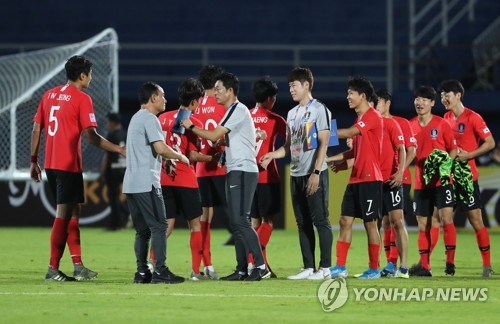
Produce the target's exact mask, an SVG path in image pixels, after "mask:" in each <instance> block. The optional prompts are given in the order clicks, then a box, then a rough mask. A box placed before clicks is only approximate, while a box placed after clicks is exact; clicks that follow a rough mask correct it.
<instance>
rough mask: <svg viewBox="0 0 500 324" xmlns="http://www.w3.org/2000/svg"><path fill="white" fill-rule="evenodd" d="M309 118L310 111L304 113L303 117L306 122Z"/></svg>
mask: <svg viewBox="0 0 500 324" xmlns="http://www.w3.org/2000/svg"><path fill="white" fill-rule="evenodd" d="M309 117H311V112H310V111H308V112H306V114H305V115H304V121H305V122H307V121H308V120H309Z"/></svg>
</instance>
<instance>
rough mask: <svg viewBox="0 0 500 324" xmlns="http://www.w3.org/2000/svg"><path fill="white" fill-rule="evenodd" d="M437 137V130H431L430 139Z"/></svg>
mask: <svg viewBox="0 0 500 324" xmlns="http://www.w3.org/2000/svg"><path fill="white" fill-rule="evenodd" d="M437 137H438V130H437V128H433V129H431V138H432V139H436V138H437Z"/></svg>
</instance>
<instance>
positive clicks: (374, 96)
mask: <svg viewBox="0 0 500 324" xmlns="http://www.w3.org/2000/svg"><path fill="white" fill-rule="evenodd" d="M368 101H369V102H373V107H374V108H375V107H377V104H378V97H377V95H376V94H375V93H373V94H372V95H371V97H370V99H368Z"/></svg>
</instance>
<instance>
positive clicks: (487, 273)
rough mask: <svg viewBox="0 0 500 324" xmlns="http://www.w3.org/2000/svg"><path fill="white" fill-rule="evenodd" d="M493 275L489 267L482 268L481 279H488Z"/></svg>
mask: <svg viewBox="0 0 500 324" xmlns="http://www.w3.org/2000/svg"><path fill="white" fill-rule="evenodd" d="M494 274H495V271H493V269H491V266H483V278H489V277H491V276H493V275H494Z"/></svg>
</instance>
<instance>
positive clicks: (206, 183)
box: [153, 66, 495, 280]
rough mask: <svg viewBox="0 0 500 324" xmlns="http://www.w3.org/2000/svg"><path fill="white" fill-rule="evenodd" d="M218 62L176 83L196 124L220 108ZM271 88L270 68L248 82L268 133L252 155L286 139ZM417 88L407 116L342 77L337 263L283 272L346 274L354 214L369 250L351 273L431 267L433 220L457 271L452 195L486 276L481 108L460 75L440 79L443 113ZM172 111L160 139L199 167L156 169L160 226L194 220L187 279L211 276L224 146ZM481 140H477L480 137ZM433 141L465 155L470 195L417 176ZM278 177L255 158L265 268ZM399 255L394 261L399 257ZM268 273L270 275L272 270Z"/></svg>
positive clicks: (260, 125)
mask: <svg viewBox="0 0 500 324" xmlns="http://www.w3.org/2000/svg"><path fill="white" fill-rule="evenodd" d="M222 72H223V70H222V68H220V67H216V66H205V67H204V68H203V69H202V70H201V71H200V75H199V81H200V82H201V84H202V85H203V88H204V89H205V90H204V93H201V92H200V91H201V90H198V92H197V91H188V90H187V89H188V88H189V87H190V86H191V88H193V83H194V82H196V81H195V80H193V79H190V80H186V81H184V83H183V84H181V86H180V87H179V100H180V106H181V107H180V109H188V110H191V111H192V113H193V115H192V117H191V121H192V122H193V124H195V125H196V126H198V127H200V128H203V129H208V130H210V129H214V128H215V127H216V126H217V124H218V123H219V122H220V120H221V119H222V117H223V115H224V114H225V110H226V109H225V107H224V106H222V105H220V104H219V103H217V99H216V97H215V91H214V85H215V81H216V77H217V75H219V74H220V73H222ZM299 82H300V81H299ZM190 83H191V84H190ZM309 90H311V89H309ZM277 91H278V89H277V86H276V83H274V82H273V81H272V80H271V79H269V78H262V79H259V80H257V81H256V82H255V83H254V85H253V93H254V97H255V99H256V102H257V104H256V106H255V108H253V109H251V111H250V113H251V115H252V118H253V120H254V124H255V127H256V128H257V129H262V130H264V131H265V132H266V134H267V138H265V139H260V140H258V141H257V146H256V152H257V156H256V159H257V161H262V157H263V156H264V155H266V154H268V153H269V152H272V151H273V150H274V149H275V142H276V138H277V137H278V136H280V137H281V138H283V139H286V138H287V132H290V131H291V130H290V127H288V129H287V122H286V121H285V120H284V119H283V118H282V117H281V116H279V115H277V114H275V113H273V112H271V110H272V108H273V106H274V103H275V101H276V94H277ZM414 95H415V100H414V105H415V109H416V112H417V117H415V118H414V119H412V120H411V121H408V120H406V119H404V118H401V117H398V116H393V115H392V114H391V112H390V108H391V104H392V96H391V94H390V93H389V92H388V91H387V90H379V91H377V92H376V93H374V90H373V86H372V85H371V83H370V81H368V80H366V79H364V78H353V79H351V80H350V81H349V84H348V97H347V100H348V102H349V106H350V108H352V109H354V110H355V111H356V113H357V115H358V118H357V119H356V122H355V124H354V126H352V127H351V128H348V129H339V130H338V137H339V138H341V139H342V138H346V139H348V140H349V143H350V144H351V145H352V147H351V148H350V149H349V150H348V151H346V152H342V153H340V154H337V155H335V156H332V157H327V158H326V162H328V163H329V164H330V167H331V169H332V170H333V171H334V172H335V173H336V172H338V171H340V170H345V169H348V168H350V167H352V168H353V171H352V174H351V178H350V180H349V185H348V186H347V188H346V192H345V195H344V199H343V202H342V213H341V218H340V234H339V239H338V241H337V244H336V256H337V260H336V265H335V266H334V267H331V268H330V269H329V271H325V269H327V268H328V267H330V266H331V265H329V264H326V265H325V264H320V267H319V268H318V269H317V270H316V269H315V267H314V266H313V267H311V265H310V264H308V265H306V264H304V268H303V269H301V271H299V273H298V274H297V275H294V276H290V277H289V279H325V278H330V277H347V275H348V272H347V269H346V267H345V264H346V259H347V254H348V249H349V246H350V243H351V230H352V223H353V220H354V218H356V217H358V218H361V219H363V221H364V225H365V228H366V231H367V235H368V254H369V259H370V262H369V268H368V270H367V271H365V272H364V273H362V274H359V275H356V277H358V278H360V279H375V278H379V277H380V276H397V277H402V278H408V277H409V275H414V276H432V272H431V269H430V254H431V252H432V251H433V248H434V246H435V245H436V243H437V240H438V237H439V232H440V226H442V227H443V232H444V241H445V246H446V267H445V273H446V274H447V275H454V274H455V265H454V263H455V262H454V254H455V247H456V230H455V227H454V224H453V210H454V206H455V203H458V204H459V205H460V207H461V208H463V210H465V211H467V215H468V217H469V220H470V222H471V224H472V226H473V228H474V230H475V231H476V236H477V242H478V247H479V249H480V251H481V255H482V258H483V276H484V277H489V276H491V274H492V273H493V271H492V269H491V264H490V252H489V236H488V232H487V230H486V228H485V227H484V224H483V222H482V214H481V207H480V201H479V194H480V192H479V187H478V183H477V177H478V172H477V167H476V165H475V160H474V159H475V157H477V156H479V155H482V154H484V153H486V152H487V151H489V150H491V149H492V148H493V147H494V145H495V141H494V139H493V136H492V135H491V133H490V132H489V129H488V128H487V126H486V124H485V122H484V120H483V119H482V118H481V117H480V115H478V114H477V113H475V112H473V111H472V110H470V109H468V108H465V107H464V106H463V104H462V98H463V95H464V89H463V87H462V85H461V84H460V82H458V81H455V80H450V81H446V82H443V83H442V84H441V101H442V103H443V105H444V106H445V108H446V109H447V110H448V112H447V113H446V114H445V116H444V118H441V117H438V116H436V115H434V114H432V113H431V109H432V107H433V106H434V104H435V101H436V100H437V93H436V91H435V90H434V89H433V88H432V87H429V86H422V87H419V88H418V89H417V90H415V92H414ZM294 99H295V98H294ZM296 101H297V100H296ZM306 110H307V108H306ZM177 113H178V111H177V110H174V111H169V112H166V113H163V114H161V115H160V116H159V119H160V122H161V124H162V128H163V130H164V132H165V133H166V134H167V136H166V143H167V145H169V146H171V147H172V148H173V149H174V150H176V151H178V152H179V153H182V154H184V155H186V156H187V157H188V158H189V159H190V160H191V161H193V162H196V167H194V166H193V165H192V164H191V165H190V166H187V165H185V164H183V163H177V166H176V169H175V170H170V171H169V174H167V173H166V172H162V180H161V183H162V187H163V196H164V200H165V205H166V206H167V207H166V209H167V218H168V225H169V226H168V233H167V236H168V235H170V233H171V231H172V230H173V228H174V223H175V218H176V217H177V216H180V215H183V216H184V218H185V219H186V220H187V221H188V223H189V228H190V230H191V236H190V247H191V255H192V273H191V275H190V279H191V280H204V279H218V278H219V276H218V274H217V272H216V271H215V269H214V267H213V265H212V261H211V251H210V223H211V221H212V217H213V208H214V207H215V206H219V205H223V204H224V202H225V193H224V182H225V170H224V167H223V166H222V165H221V163H220V157H221V153H222V152H223V147H221V146H220V145H218V143H213V142H211V141H209V140H206V139H203V138H199V137H197V136H196V135H194V134H193V133H191V132H186V133H185V134H178V133H175V132H172V127H173V125H174V124H175V119H176V117H177ZM382 134H383V135H382ZM479 142H481V145H478V143H479ZM434 149H440V150H443V151H445V152H447V153H448V154H449V156H450V157H451V158H452V159H453V160H455V159H456V160H459V161H468V163H469V165H470V167H471V170H472V175H473V181H474V183H473V186H474V194H473V196H470V197H469V201H468V202H466V203H464V202H463V201H461V200H459V201H457V202H455V194H454V192H453V190H454V188H453V184H452V182H450V183H449V184H447V185H441V182H440V180H439V177H437V176H436V177H435V178H433V179H432V180H431V181H430V183H427V184H426V183H424V181H423V172H424V163H425V160H426V158H427V157H428V156H429V154H430V153H431V152H432V151H433V150H434ZM268 155H269V154H268ZM273 158H274V157H273ZM413 160H415V167H416V168H415V169H416V176H415V184H414V189H415V197H414V212H415V215H416V217H417V220H418V224H419V235H418V249H419V253H420V260H419V262H418V263H417V264H416V265H414V266H413V267H411V268H410V269H408V265H407V262H408V261H407V258H408V234H407V232H406V228H405V225H404V213H408V212H410V213H412V212H413V211H410V210H409V209H411V203H410V201H411V198H410V188H411V175H410V172H409V165H410V164H411V163H412V161H413ZM377 161H378V162H377ZM221 166H222V167H221ZM279 183H280V178H279V174H278V171H277V168H276V164H275V162H274V161H273V163H271V164H269V165H268V166H267V167H266V168H263V167H262V166H259V182H258V188H257V190H256V193H255V197H254V203H253V207H252V225H253V227H254V229H255V230H256V232H257V234H258V237H259V241H260V245H261V248H262V251H263V255H264V258H265V262H266V265H267V267H268V268H269V263H268V262H267V257H266V253H265V251H266V246H267V244H268V243H269V240H270V237H271V234H272V230H273V218H274V216H275V215H276V214H277V213H278V212H279V208H280V207H281V197H280V196H281V195H280V184H279ZM405 206H406V207H405ZM409 206H410V207H409ZM380 216H383V217H380ZM380 226H382V228H383V230H384V238H383V246H384V250H385V254H386V258H387V266H386V267H385V268H383V270H382V271H380V270H379V255H380V246H381V244H380V243H381V242H380V236H379V227H380ZM313 235H314V234H313ZM320 241H321V238H320ZM301 244H302V241H301ZM312 251H314V246H313V247H312ZM153 257H154V256H153ZM398 258H400V267H399V269H398V268H397V266H396V265H397V261H398ZM201 261H203V264H204V269H203V271H200V266H201ZM248 262H249V267H248V270H249V271H251V270H252V265H253V258H252V255H251V254H250V253H249V254H248ZM304 263H306V261H304ZM269 269H270V268H269ZM271 274H272V276H273V277H275V276H276V275H275V274H274V272H272V271H271Z"/></svg>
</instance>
